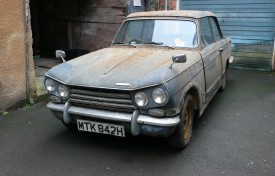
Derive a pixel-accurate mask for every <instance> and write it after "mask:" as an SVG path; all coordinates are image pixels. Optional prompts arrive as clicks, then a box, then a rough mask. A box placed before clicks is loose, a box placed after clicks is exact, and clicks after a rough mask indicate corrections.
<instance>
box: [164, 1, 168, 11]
mask: <svg viewBox="0 0 275 176" xmlns="http://www.w3.org/2000/svg"><path fill="white" fill-rule="evenodd" d="M167 3H168V2H167V0H165V8H164V9H165V10H167Z"/></svg>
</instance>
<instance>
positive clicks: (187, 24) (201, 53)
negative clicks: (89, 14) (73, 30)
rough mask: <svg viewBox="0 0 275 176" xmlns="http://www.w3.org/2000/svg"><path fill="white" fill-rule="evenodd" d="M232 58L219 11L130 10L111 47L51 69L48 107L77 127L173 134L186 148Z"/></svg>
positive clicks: (47, 78)
mask: <svg viewBox="0 0 275 176" xmlns="http://www.w3.org/2000/svg"><path fill="white" fill-rule="evenodd" d="M56 55H57V57H59V58H62V59H63V60H64V58H65V55H66V54H65V52H63V51H56ZM232 60H233V57H231V47H230V40H229V39H228V38H226V39H225V38H224V37H223V35H222V33H221V29H220V27H219V24H218V21H217V18H216V17H215V15H214V14H213V13H212V12H208V11H153V12H139V13H134V14H130V15H129V16H127V17H126V19H125V21H124V22H123V24H122V25H121V27H120V29H119V31H118V33H117V35H116V36H115V38H114V40H113V42H112V45H111V46H110V47H109V48H105V49H101V50H98V51H95V52H92V53H89V54H86V55H84V56H81V57H78V58H76V59H73V60H70V61H68V62H65V63H63V64H60V65H58V66H56V67H54V68H52V69H51V70H49V71H48V72H47V73H46V75H45V87H46V89H47V90H48V92H49V93H50V94H51V95H52V96H51V102H50V103H48V105H47V107H48V108H49V109H50V110H51V111H52V113H53V114H54V115H55V116H56V117H57V118H58V119H59V120H61V121H62V122H63V123H64V124H65V125H66V126H67V127H69V128H77V129H78V130H79V131H87V132H95V133H102V134H108V135H115V136H120V137H125V136H127V135H128V134H131V135H134V136H137V135H140V134H144V135H152V136H161V137H167V138H168V144H170V146H172V147H174V148H178V149H183V148H184V147H186V146H187V144H188V143H189V141H190V138H191V134H192V125H193V118H195V117H200V116H201V115H202V113H203V111H204V110H205V108H206V107H207V105H208V103H209V102H210V100H211V99H212V98H213V96H214V95H215V93H216V92H217V91H218V90H223V89H224V88H225V85H226V78H227V67H228V64H229V63H230V62H231V61H232ZM64 61H65V60H64Z"/></svg>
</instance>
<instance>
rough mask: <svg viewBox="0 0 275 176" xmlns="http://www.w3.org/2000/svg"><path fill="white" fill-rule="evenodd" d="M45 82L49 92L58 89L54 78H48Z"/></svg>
mask: <svg viewBox="0 0 275 176" xmlns="http://www.w3.org/2000/svg"><path fill="white" fill-rule="evenodd" d="M44 84H45V87H46V89H47V90H48V91H49V92H54V91H55V90H56V82H55V81H54V80H53V79H50V78H47V79H46V80H45V82H44Z"/></svg>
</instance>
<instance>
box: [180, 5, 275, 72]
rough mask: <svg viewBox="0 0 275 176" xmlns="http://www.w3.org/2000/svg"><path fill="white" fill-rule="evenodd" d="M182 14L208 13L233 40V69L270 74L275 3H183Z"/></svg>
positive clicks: (274, 27) (274, 26)
mask: <svg viewBox="0 0 275 176" xmlns="http://www.w3.org/2000/svg"><path fill="white" fill-rule="evenodd" d="M180 9H181V10H209V11H212V12H214V13H215V14H216V16H217V17H218V20H219V23H220V26H221V29H222V31H223V34H224V36H225V37H227V36H228V37H230V38H231V40H232V55H233V56H234V57H235V61H234V63H233V67H247V68H256V69H262V70H271V67H272V66H271V64H272V55H273V47H274V32H275V30H274V29H275V0H231V1H226V0H180Z"/></svg>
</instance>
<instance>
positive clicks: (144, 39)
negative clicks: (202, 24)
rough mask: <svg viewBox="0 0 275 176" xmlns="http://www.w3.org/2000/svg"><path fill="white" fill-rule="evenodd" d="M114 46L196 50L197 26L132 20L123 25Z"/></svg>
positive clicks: (173, 22)
mask: <svg viewBox="0 0 275 176" xmlns="http://www.w3.org/2000/svg"><path fill="white" fill-rule="evenodd" d="M113 44H155V45H167V46H172V47H188V48H194V47H197V45H198V37H197V28H196V24H195V23H194V22H192V21H181V20H131V21H126V22H125V23H123V25H122V27H121V28H120V31H119V32H118V35H117V36H116V38H115V40H114V42H113Z"/></svg>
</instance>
